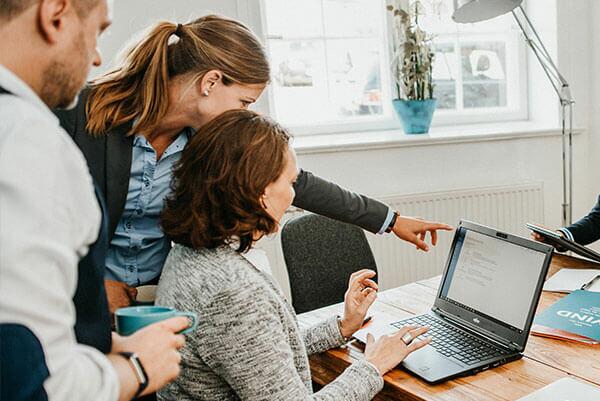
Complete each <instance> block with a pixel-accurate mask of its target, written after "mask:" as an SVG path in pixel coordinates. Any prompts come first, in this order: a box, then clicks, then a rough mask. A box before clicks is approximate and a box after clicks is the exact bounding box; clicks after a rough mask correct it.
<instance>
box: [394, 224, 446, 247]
mask: <svg viewBox="0 0 600 401" xmlns="http://www.w3.org/2000/svg"><path fill="white" fill-rule="evenodd" d="M453 229H454V228H453V227H451V226H449V225H447V224H443V223H436V222H433V221H427V220H423V219H420V218H415V217H404V216H398V218H396V223H395V224H394V227H393V228H392V231H393V232H394V234H396V236H397V237H398V238H400V239H403V240H404V241H407V242H410V243H412V244H415V246H416V247H417V249H421V250H423V251H425V252H427V251H428V250H429V245H427V243H426V242H425V237H426V236H427V233H428V232H429V234H430V235H431V245H433V246H435V244H437V230H444V231H451V230H453Z"/></svg>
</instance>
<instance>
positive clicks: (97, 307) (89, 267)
mask: <svg viewBox="0 0 600 401" xmlns="http://www.w3.org/2000/svg"><path fill="white" fill-rule="evenodd" d="M95 191H96V198H97V199H98V204H99V205H100V209H101V210H102V223H101V225H100V232H99V233H98V238H97V239H96V242H95V243H93V244H92V245H90V249H89V251H88V253H87V255H86V256H85V257H84V258H83V259H81V260H80V261H79V265H78V276H77V289H76V290H75V295H74V296H73V303H74V304H75V337H76V338H77V342H78V343H80V344H85V345H89V346H91V347H94V348H96V349H97V350H98V351H100V352H103V353H105V354H108V353H109V352H110V349H111V348H112V334H111V319H110V311H109V310H108V300H107V299H106V290H105V288H104V273H105V271H106V252H107V251H108V218H107V215H106V206H105V204H104V199H103V197H102V193H101V192H100V189H99V188H98V186H97V185H95Z"/></svg>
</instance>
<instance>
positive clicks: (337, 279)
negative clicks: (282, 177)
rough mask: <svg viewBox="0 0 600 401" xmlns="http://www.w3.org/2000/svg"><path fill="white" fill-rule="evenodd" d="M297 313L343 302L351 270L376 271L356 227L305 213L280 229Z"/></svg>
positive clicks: (371, 254) (363, 239) (368, 248)
mask: <svg viewBox="0 0 600 401" xmlns="http://www.w3.org/2000/svg"><path fill="white" fill-rule="evenodd" d="M281 246H282V248H283V257H284V259H285V264H286V266H287V270H288V275H289V280H290V289H291V293H292V305H293V306H294V309H295V310H296V313H303V312H308V311H311V310H314V309H318V308H321V307H323V306H327V305H331V304H335V303H338V302H342V301H343V300H344V293H345V292H346V289H347V288H348V279H349V278H350V274H352V273H353V272H355V271H357V270H360V269H363V268H369V269H373V270H375V271H377V265H376V264H375V258H374V257H373V253H372V252H371V247H370V246H369V243H368V242H367V237H366V236H365V233H364V232H363V230H362V229H361V228H359V227H357V226H353V225H350V224H346V223H341V222H339V221H336V220H332V219H330V218H327V217H323V216H320V215H317V214H312V213H304V214H302V215H300V216H298V217H296V218H293V219H291V220H289V221H288V222H287V223H286V224H285V225H284V226H283V228H282V230H281Z"/></svg>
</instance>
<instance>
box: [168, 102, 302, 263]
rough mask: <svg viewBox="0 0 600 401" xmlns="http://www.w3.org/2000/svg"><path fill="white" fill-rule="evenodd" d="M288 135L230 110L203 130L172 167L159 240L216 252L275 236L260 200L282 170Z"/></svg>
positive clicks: (245, 247) (274, 227)
mask: <svg viewBox="0 0 600 401" xmlns="http://www.w3.org/2000/svg"><path fill="white" fill-rule="evenodd" d="M289 141H290V135H289V134H288V132H287V131H286V130H285V129H284V128H283V127H281V126H280V125H279V124H277V123H276V122H274V121H272V120H271V119H269V118H268V117H264V116H261V115H259V114H257V113H255V112H252V111H249V110H232V111H228V112H225V113H223V114H221V115H220V116H218V117H216V118H215V119H213V120H212V121H210V122H208V123H207V124H206V125H204V126H203V127H202V128H200V130H199V131H198V132H197V133H196V134H195V135H194V136H193V137H192V138H191V139H190V141H189V142H188V144H187V146H186V147H185V149H184V151H183V154H182V156H181V159H180V160H179V162H178V163H177V165H176V166H175V170H174V177H173V183H172V184H171V189H172V193H171V195H170V196H169V197H168V198H167V200H166V204H165V208H164V209H163V212H162V216H161V225H162V228H163V231H164V232H165V234H167V235H168V236H170V237H171V239H172V240H173V241H174V242H176V243H179V244H183V245H186V246H188V247H191V248H195V249H199V248H216V247H218V246H220V245H223V244H227V243H230V242H232V241H235V240H239V244H240V245H239V247H238V252H245V251H247V250H249V249H250V247H251V246H252V242H253V241H254V236H255V235H256V234H257V233H259V234H262V235H264V234H269V233H272V232H275V231H276V230H277V224H278V222H277V221H275V220H274V219H273V218H272V217H271V216H270V215H269V214H268V213H267V212H266V211H265V209H264V207H263V206H262V204H261V202H260V197H261V196H262V195H263V194H264V191H265V188H266V187H267V186H268V185H269V184H270V183H272V182H274V181H276V180H277V178H279V176H280V175H281V173H282V172H283V170H284V167H285V163H286V153H287V150H288V146H289Z"/></svg>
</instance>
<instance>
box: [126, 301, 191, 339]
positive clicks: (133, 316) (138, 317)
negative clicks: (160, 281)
mask: <svg viewBox="0 0 600 401" xmlns="http://www.w3.org/2000/svg"><path fill="white" fill-rule="evenodd" d="M176 316H185V317H187V318H188V319H190V327H188V328H187V329H185V330H183V331H181V333H180V334H187V333H189V332H191V331H193V330H195V329H196V327H197V326H198V315H196V314H195V313H194V312H181V311H178V310H177V309H175V308H169V307H166V306H130V307H127V308H120V309H117V311H116V312H115V323H116V326H117V333H119V334H120V335H122V336H128V335H130V334H133V333H135V332H136V331H138V330H139V329H141V328H142V327H146V326H148V325H150V324H152V323H156V322H160V321H161V320H165V319H169V318H172V317H176Z"/></svg>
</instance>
